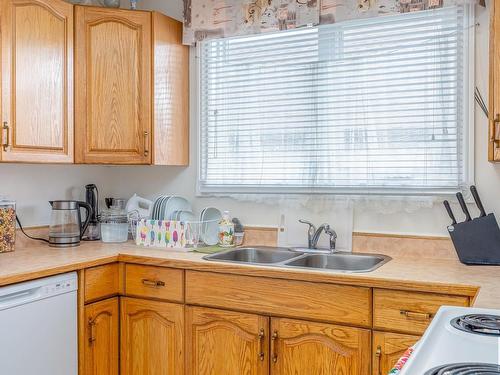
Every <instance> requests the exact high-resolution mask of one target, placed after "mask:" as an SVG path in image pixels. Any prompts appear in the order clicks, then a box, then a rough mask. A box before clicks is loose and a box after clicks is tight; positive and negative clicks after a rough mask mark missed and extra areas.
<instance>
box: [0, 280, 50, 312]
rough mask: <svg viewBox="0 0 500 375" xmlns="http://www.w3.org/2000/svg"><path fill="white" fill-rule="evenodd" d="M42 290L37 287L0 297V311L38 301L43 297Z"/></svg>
mask: <svg viewBox="0 0 500 375" xmlns="http://www.w3.org/2000/svg"><path fill="white" fill-rule="evenodd" d="M42 292H43V288H42V287H41V286H37V287H34V288H31V289H24V290H19V291H15V292H12V293H10V294H6V295H3V296H0V311H1V310H6V309H10V308H12V307H16V306H20V305H24V304H26V303H30V302H34V301H36V300H39V299H40V298H42V296H43V293H42Z"/></svg>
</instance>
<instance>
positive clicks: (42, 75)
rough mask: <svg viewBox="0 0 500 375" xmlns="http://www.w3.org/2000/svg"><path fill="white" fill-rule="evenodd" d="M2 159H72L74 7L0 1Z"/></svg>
mask: <svg viewBox="0 0 500 375" xmlns="http://www.w3.org/2000/svg"><path fill="white" fill-rule="evenodd" d="M0 23H1V30H2V42H1V47H2V49H1V50H2V120H1V121H2V123H1V124H0V129H1V133H0V143H1V149H0V155H1V160H2V161H7V162H30V163H72V162H73V112H74V111H73V26H74V25H73V6H72V5H71V4H69V3H67V2H64V1H62V0H2V1H1V5H0Z"/></svg>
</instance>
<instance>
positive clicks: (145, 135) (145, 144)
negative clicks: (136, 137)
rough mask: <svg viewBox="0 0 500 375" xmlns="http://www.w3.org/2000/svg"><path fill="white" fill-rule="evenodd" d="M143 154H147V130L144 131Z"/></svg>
mask: <svg viewBox="0 0 500 375" xmlns="http://www.w3.org/2000/svg"><path fill="white" fill-rule="evenodd" d="M144 156H149V132H148V131H147V130H146V131H144Z"/></svg>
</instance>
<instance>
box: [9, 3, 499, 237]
mask: <svg viewBox="0 0 500 375" xmlns="http://www.w3.org/2000/svg"><path fill="white" fill-rule="evenodd" d="M123 1H124V2H126V0H123ZM139 1H140V2H139V5H140V7H141V8H148V9H162V10H163V11H164V12H165V13H166V14H168V15H171V16H172V17H175V18H179V19H180V18H181V15H182V3H181V2H180V1H178V0H176V1H175V2H174V1H163V0H139ZM477 13H478V14H477V21H478V22H479V23H480V25H479V26H478V27H477V36H476V80H477V86H478V87H479V88H480V90H481V92H482V93H483V95H484V96H485V98H487V89H488V22H489V14H488V13H489V12H488V11H485V10H484V9H482V8H478V12H477ZM194 83H195V82H194V80H193V79H192V80H191V84H192V85H194ZM192 99H193V98H192ZM191 109H192V113H191V118H192V124H191V128H192V135H193V136H192V137H191V166H190V167H188V168H178V167H173V168H165V167H102V166H43V165H7V164H4V165H0V195H2V194H3V195H8V196H10V197H11V198H14V199H16V200H17V201H18V206H19V216H20V217H21V219H22V220H23V222H24V223H25V224H26V225H37V224H46V223H47V222H48V217H49V212H50V210H49V206H48V204H47V201H48V200H49V199H63V198H83V196H84V195H83V194H84V188H83V186H84V185H85V184H86V183H96V184H97V185H98V186H99V188H100V191H101V197H104V196H122V197H128V196H130V195H131V194H133V193H134V192H137V193H139V194H142V195H144V196H147V197H154V196H155V195H157V194H158V193H176V194H181V195H183V196H185V197H187V198H189V199H192V200H193V203H194V206H195V208H197V209H200V208H201V207H204V206H206V205H212V204H213V205H216V206H217V207H219V208H221V209H230V210H231V211H232V213H234V215H235V216H239V217H240V218H241V219H242V220H243V222H244V223H246V224H254V225H277V224H278V216H279V212H280V209H279V207H277V206H276V205H270V204H257V203H247V202H236V201H234V200H231V199H209V198H195V191H196V189H195V185H196V170H197V165H196V164H197V162H196V159H197V155H196V142H197V140H196V136H195V134H196V123H195V121H194V119H195V118H196V116H195V115H196V113H195V112H194V110H195V106H194V105H192V106H191ZM487 128H488V123H487V120H486V118H485V117H484V115H483V113H482V112H480V111H479V110H477V111H476V125H475V172H476V185H477V187H478V190H479V192H480V194H481V195H482V197H483V202H484V204H485V206H486V207H487V209H488V210H490V211H493V212H495V213H496V214H497V216H498V215H500V199H498V196H499V192H500V165H498V166H497V165H494V164H491V163H488V162H487V139H488V137H487ZM454 208H455V211H456V212H458V211H459V208H458V206H455V207H454ZM310 218H311V219H312V220H313V221H314V217H310ZM316 220H318V219H316ZM448 222H449V220H448V217H447V215H446V213H445V211H444V209H443V207H442V206H441V205H440V204H438V205H436V206H435V207H433V208H425V209H420V210H418V211H416V212H412V213H407V212H397V213H393V214H381V213H379V212H377V211H376V210H368V209H365V208H363V207H356V209H355V214H354V230H356V231H366V232H388V233H408V234H421V235H446V230H445V228H446V225H447V224H448Z"/></svg>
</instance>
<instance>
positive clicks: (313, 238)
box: [299, 219, 337, 253]
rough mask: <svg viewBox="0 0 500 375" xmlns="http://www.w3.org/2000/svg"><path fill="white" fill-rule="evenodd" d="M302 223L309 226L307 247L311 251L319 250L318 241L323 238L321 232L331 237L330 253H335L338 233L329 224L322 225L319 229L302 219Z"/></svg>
mask: <svg viewBox="0 0 500 375" xmlns="http://www.w3.org/2000/svg"><path fill="white" fill-rule="evenodd" d="M299 222H300V223H302V224H307V225H309V228H308V230H307V247H308V248H309V249H311V250H314V249H317V245H318V240H319V237H320V236H321V232H323V231H324V232H325V234H328V235H329V236H330V251H331V252H332V253H333V252H335V245H336V242H337V233H336V232H335V231H334V230H333V228H331V227H330V225H329V224H326V223H325V224H321V225H320V226H319V228H317V229H316V226H315V225H314V224H312V223H311V222H309V221H307V220H303V219H300V220H299Z"/></svg>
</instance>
